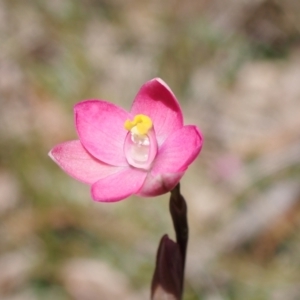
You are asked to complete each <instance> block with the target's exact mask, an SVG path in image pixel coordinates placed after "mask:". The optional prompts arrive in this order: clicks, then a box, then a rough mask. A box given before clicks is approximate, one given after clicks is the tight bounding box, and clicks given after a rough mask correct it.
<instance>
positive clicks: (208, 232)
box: [0, 0, 300, 300]
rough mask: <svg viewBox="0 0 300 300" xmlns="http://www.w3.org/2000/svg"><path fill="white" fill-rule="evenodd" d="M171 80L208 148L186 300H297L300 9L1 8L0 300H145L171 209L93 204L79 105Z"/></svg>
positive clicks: (185, 184) (151, 203)
mask: <svg viewBox="0 0 300 300" xmlns="http://www.w3.org/2000/svg"><path fill="white" fill-rule="evenodd" d="M156 76H159V77H162V78H163V79H164V80H165V81H166V82H167V83H168V84H169V85H170V87H171V88H172V90H173V91H174V92H175V94H176V95H177V97H178V99H179V101H180V103H181V105H182V108H183V110H184V115H185V121H186V123H187V124H197V125H198V126H199V127H200V128H201V129H202V131H203V134H204V136H205V144H204V148H203V151H202V154H201V155H200V157H199V158H198V159H197V161H196V162H195V163H194V164H193V165H192V166H191V167H190V169H189V170H188V172H187V174H186V176H185V177H184V179H183V180H182V193H183V194H184V195H185V197H186V199H187V202H188V206H189V221H190V243H189V249H188V261H187V267H186V293H185V299H186V300H192V299H205V300H220V299H222V300H223V299H226V300H227V299H228V300H229V299H230V300H231V299H232V300H234V299H236V300H241V299H243V300H265V299H272V300H273V299H274V300H297V299H300V287H299V281H300V254H299V253H300V234H299V229H300V193H299V175H300V2H299V1H295V0H280V1H279V0H277V1H276V0H266V1H265V0H255V1H253V0H243V1H238V0H211V1H207V0H200V1H193V0H187V1H179V0H178V1H175V0H174V1H171V0H166V1H158V0H154V1H150V0H149V1H137V0H128V1H121V0H99V1H96V0H83V1H72V0H64V1H60V0H52V1H41V0H33V1H17V0H0V298H1V299H3V300H35V299H43V300H47V299H51V300H52V299H56V300H65V299H78V300H94V299H102V300H106V299H108V300H110V299H127V300H134V299H148V297H149V296H148V295H149V285H150V281H151V277H152V272H153V266H154V259H155V253H156V248H157V245H158V241H159V239H160V237H161V236H162V235H163V234H164V233H168V234H169V235H170V236H171V237H173V235H174V234H173V230H172V226H171V221H170V217H169V214H168V212H167V207H168V195H164V196H162V197H157V198H154V199H141V198H139V197H132V198H130V199H128V200H126V201H123V202H120V203H117V204H112V205H107V204H99V203H93V201H92V200H91V199H90V196H89V188H88V187H86V186H84V185H82V184H80V183H78V182H76V181H74V180H73V179H71V178H69V177H68V176H66V175H65V174H64V173H63V172H62V171H61V170H60V169H59V168H58V167H57V166H56V165H55V164H54V163H53V162H52V161H51V160H50V159H49V158H48V156H47V153H48V151H49V150H50V149H51V148H52V147H53V146H54V145H55V144H57V143H60V142H62V141H65V140H71V139H74V138H76V133H75V129H74V124H73V112H72V110H73V105H74V104H75V103H76V102H78V101H80V100H83V99H88V98H100V99H106V100H109V101H111V102H114V103H116V104H118V105H121V106H123V107H124V108H127V109H129V107H130V104H131V102H132V99H133V98H134V96H135V94H136V92H137V91H138V89H139V87H140V86H141V85H142V84H143V83H144V82H145V81H147V80H149V79H151V78H153V77H156Z"/></svg>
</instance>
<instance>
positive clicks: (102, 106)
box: [74, 100, 131, 166]
mask: <svg viewBox="0 0 300 300" xmlns="http://www.w3.org/2000/svg"><path fill="white" fill-rule="evenodd" d="M74 110H75V122H76V127H77V132H78V135H79V138H80V141H81V142H82V144H83V146H84V147H85V148H86V149H87V150H88V151H89V152H90V153H91V154H92V155H93V156H95V157H96V158H98V159H99V160H101V161H103V162H105V163H107V164H110V165H114V166H128V163H127V161H126V158H125V155H124V151H123V145H124V140H125V137H126V134H127V130H126V129H125V128H124V122H125V121H126V120H127V119H130V117H131V116H130V114H129V113H128V112H126V111H125V110H123V109H122V108H120V107H118V106H116V105H114V104H111V103H108V102H106V101H100V100H86V101H83V102H80V103H78V104H77V105H75V108H74Z"/></svg>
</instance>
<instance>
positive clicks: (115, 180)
mask: <svg viewBox="0 0 300 300" xmlns="http://www.w3.org/2000/svg"><path fill="white" fill-rule="evenodd" d="M146 176H147V172H145V171H142V170H139V169H135V168H130V167H129V168H125V169H124V168H123V169H122V170H121V171H120V172H118V173H115V174H113V175H111V176H108V177H105V178H103V179H100V180H99V181H97V182H96V183H95V184H93V185H92V197H93V199H94V200H95V201H100V202H116V201H120V200H123V199H125V198H127V197H129V196H130V195H133V194H135V193H137V192H138V191H139V190H140V188H141V187H142V185H143V183H144V181H145V178H146Z"/></svg>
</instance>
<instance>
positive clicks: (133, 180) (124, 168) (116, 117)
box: [49, 78, 203, 202]
mask: <svg viewBox="0 0 300 300" xmlns="http://www.w3.org/2000/svg"><path fill="white" fill-rule="evenodd" d="M74 111H75V124H76V129H77V133H78V136H79V140H74V141H69V142H65V143H62V144H59V145H57V146H55V147H54V148H53V149H52V150H51V151H50V153H49V155H50V157H51V158H52V159H53V160H54V161H55V162H56V163H57V164H58V165H59V166H60V167H61V168H62V169H63V170H64V171H65V172H66V173H68V174H69V175H70V176H72V177H74V178H75V179H77V180H79V181H82V182H84V183H87V184H89V185H91V193H92V197H93V199H94V200H96V201H101V202H114V201H120V200H122V199H125V198H126V197H128V196H130V195H133V194H135V195H141V196H157V195H160V194H163V193H166V192H168V191H170V190H171V189H173V188H174V187H175V186H176V184H177V183H178V182H179V180H180V179H181V177H182V176H183V174H184V172H185V171H186V170H187V168H188V166H189V165H190V164H191V163H192V162H193V161H194V160H195V158H196V157H197V156H198V154H199V152H200V150H201V147H202V143H203V138H202V134H201V132H200V131H199V129H198V128H197V127H196V126H192V125H188V126H184V125H183V117H182V111H181V109H180V106H179V103H178V101H177V100H176V98H175V96H174V94H173V93H172V91H171V89H170V88H169V87H168V86H167V84H166V83H165V82H164V81H163V80H161V79H159V78H155V79H152V80H150V81H148V82H146V83H145V84H144V85H143V86H142V87H141V89H140V91H139V92H138V94H137V95H136V97H135V100H134V102H133V105H132V107H131V110H130V112H127V111H125V110H123V109H122V108H120V107H118V106H116V105H114V104H112V103H109V102H106V101H102V100H86V101H82V102H79V103H78V104H76V105H75V108H74Z"/></svg>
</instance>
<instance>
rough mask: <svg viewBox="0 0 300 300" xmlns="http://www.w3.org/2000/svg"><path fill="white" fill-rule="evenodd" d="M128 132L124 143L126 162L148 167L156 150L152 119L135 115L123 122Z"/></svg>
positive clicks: (135, 165)
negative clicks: (131, 119)
mask: <svg viewBox="0 0 300 300" xmlns="http://www.w3.org/2000/svg"><path fill="white" fill-rule="evenodd" d="M124 127H125V129H127V130H128V131H129V132H128V134H127V136H126V139H125V143H124V153H125V157H126V159H127V161H128V163H129V164H130V165H131V166H133V167H136V168H141V169H149V168H150V166H151V163H152V161H153V160H154V158H155V155H156V152H157V142H156V137H155V133H154V130H153V129H152V127H153V126H152V120H151V119H150V118H149V117H148V116H146V115H141V114H140V115H136V116H135V117H134V119H133V121H130V120H127V121H126V122H125V124H124Z"/></svg>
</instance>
